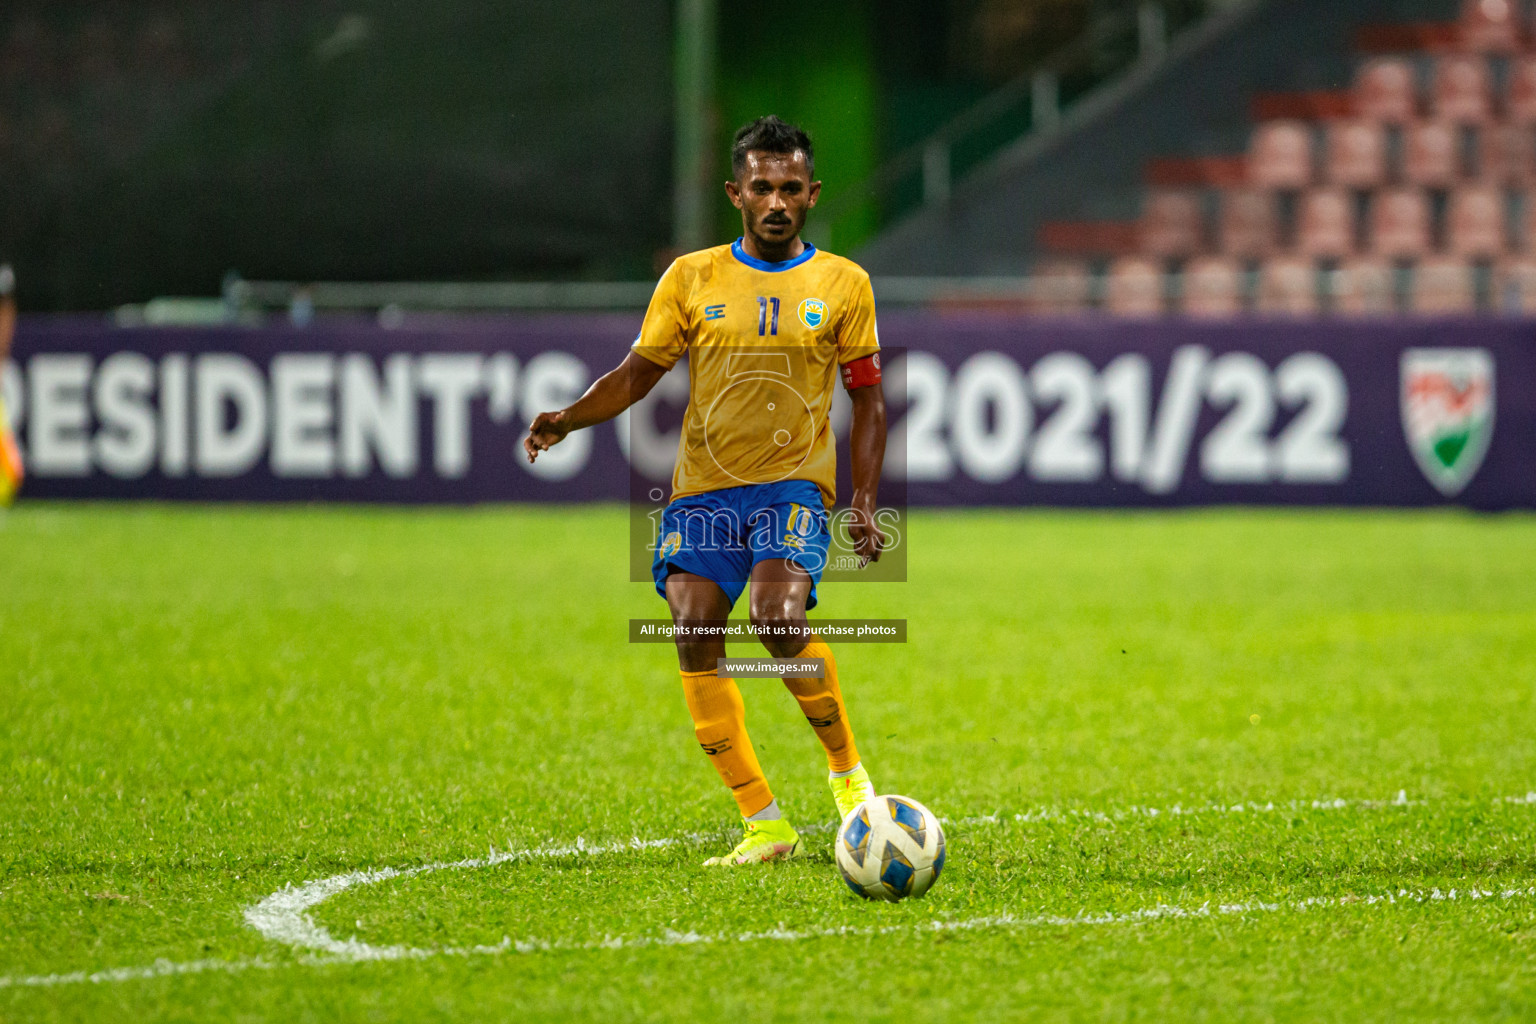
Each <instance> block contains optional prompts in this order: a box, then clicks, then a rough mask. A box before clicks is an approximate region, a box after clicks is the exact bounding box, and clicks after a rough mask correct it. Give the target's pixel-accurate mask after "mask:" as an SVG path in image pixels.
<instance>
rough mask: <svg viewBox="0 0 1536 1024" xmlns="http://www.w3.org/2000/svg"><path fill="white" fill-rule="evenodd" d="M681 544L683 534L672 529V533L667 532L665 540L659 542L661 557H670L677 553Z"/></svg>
mask: <svg viewBox="0 0 1536 1024" xmlns="http://www.w3.org/2000/svg"><path fill="white" fill-rule="evenodd" d="M682 546H683V535H682V534H680V533H678V532H676V531H675V530H674V531H673V532H672V533H669V534H667V538H666V540H664V541H662V542H661V557H662V558H671V557H672V556H673V555H675V554H677V552H678V550H679V549H680V548H681V547H682Z"/></svg>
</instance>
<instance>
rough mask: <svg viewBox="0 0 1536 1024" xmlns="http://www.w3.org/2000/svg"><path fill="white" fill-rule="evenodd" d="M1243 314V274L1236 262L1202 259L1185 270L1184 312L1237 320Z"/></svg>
mask: <svg viewBox="0 0 1536 1024" xmlns="http://www.w3.org/2000/svg"><path fill="white" fill-rule="evenodd" d="M1242 311H1243V270H1242V268H1241V267H1239V266H1238V265H1237V263H1236V261H1234V260H1229V259H1223V258H1222V257H1220V256H1203V257H1201V258H1199V259H1196V260H1191V261H1190V263H1189V266H1187V267H1185V268H1184V312H1185V313H1188V314H1189V315H1190V316H1200V317H1208V316H1209V317H1220V316H1235V315H1237V314H1238V313H1241V312H1242Z"/></svg>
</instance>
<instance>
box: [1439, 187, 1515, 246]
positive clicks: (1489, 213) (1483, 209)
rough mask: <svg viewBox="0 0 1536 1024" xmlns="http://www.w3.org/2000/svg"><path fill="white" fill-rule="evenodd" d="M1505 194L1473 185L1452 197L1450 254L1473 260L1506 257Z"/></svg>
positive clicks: (1448, 231)
mask: <svg viewBox="0 0 1536 1024" xmlns="http://www.w3.org/2000/svg"><path fill="white" fill-rule="evenodd" d="M1505 224H1506V222H1505V217H1504V192H1503V190H1502V189H1500V188H1498V187H1497V186H1494V185H1469V186H1467V187H1465V188H1459V189H1457V190H1455V191H1454V192H1452V193H1451V200H1450V206H1449V208H1448V210H1447V212H1446V229H1445V230H1446V250H1447V251H1448V252H1450V253H1451V254H1453V255H1455V256H1461V257H1465V258H1469V259H1477V258H1488V259H1492V258H1495V257H1498V256H1502V255H1504V252H1505V250H1506V249H1507V248H1508V246H1507V244H1506V239H1505V235H1506V227H1505Z"/></svg>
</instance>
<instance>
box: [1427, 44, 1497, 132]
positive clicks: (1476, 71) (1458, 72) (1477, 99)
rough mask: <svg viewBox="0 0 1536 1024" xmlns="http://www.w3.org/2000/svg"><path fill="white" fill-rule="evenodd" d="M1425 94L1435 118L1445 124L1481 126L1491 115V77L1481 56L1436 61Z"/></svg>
mask: <svg viewBox="0 0 1536 1024" xmlns="http://www.w3.org/2000/svg"><path fill="white" fill-rule="evenodd" d="M1429 94H1430V108H1431V109H1432V110H1433V111H1434V112H1435V116H1436V117H1439V118H1444V119H1445V120H1447V121H1455V122H1456V123H1458V124H1467V123H1472V124H1481V123H1482V122H1484V121H1487V120H1489V119H1490V118H1491V117H1492V116H1493V77H1492V75H1491V73H1490V72H1489V70H1488V61H1487V60H1485V59H1484V58H1482V57H1476V56H1471V55H1469V54H1454V55H1448V56H1444V57H1440V58H1439V59H1437V60H1436V61H1435V72H1434V77H1433V78H1432V79H1431V83H1430V90H1429Z"/></svg>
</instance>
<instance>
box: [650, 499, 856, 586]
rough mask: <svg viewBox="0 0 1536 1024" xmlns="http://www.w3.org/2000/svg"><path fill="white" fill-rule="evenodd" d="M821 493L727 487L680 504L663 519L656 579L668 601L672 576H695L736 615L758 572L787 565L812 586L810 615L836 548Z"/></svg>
mask: <svg viewBox="0 0 1536 1024" xmlns="http://www.w3.org/2000/svg"><path fill="white" fill-rule="evenodd" d="M831 536H832V535H831V532H830V530H829V528H828V525H827V510H826V506H825V505H823V504H822V501H821V489H820V488H819V487H817V486H816V485H815V484H813V483H811V482H810V481H809V480H780V481H778V482H776V483H771V484H747V485H745V486H742V487H726V488H722V489H721V490H718V491H707V492H705V493H703V494H693V495H689V496H688V497H686V498H678V499H676V500H674V501H673V502H672V503H671V504H669V505H668V506H667V507H666V509H665V511H663V512H662V514H661V528H660V529H659V530H658V531H657V537H656V557H655V559H654V560H653V561H652V563H651V575H652V577H654V578H655V580H656V593H658V594H660V595H661V596H662V597H666V596H667V576H669V575H670V574H672V573H674V572H691V573H694V574H696V575H699V576H703V577H704V578H705V579H707V580H713V581H714V582H715V583H717V584H719V585H720V589H721V590H723V591H725V596H726V597H727V598H729V599H730V602H731V605H732V606H733V607H734V606H735V604H736V599H737V598H738V597H740V596H741V592H742V591H743V590H745V589H746V587H747V583H748V582H749V581H750V580H751V579H752V567H753V566H754V565H756V564H757V563H758V562H762V561H766V560H767V559H770V558H785V559H788V560H789V561H791V562H794V563H795V564H796V565H798V566H800V568H802V569H803V570H805V572H806V574H807V575H809V576H810V578H811V594H810V598H809V599H808V600H807V601H806V603H805V607H806V608H807V609H810V608H815V607H816V584H817V583H819V582H821V573H822V570H823V569H825V568H826V566H827V548H828V546H829V543H830V541H831Z"/></svg>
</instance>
